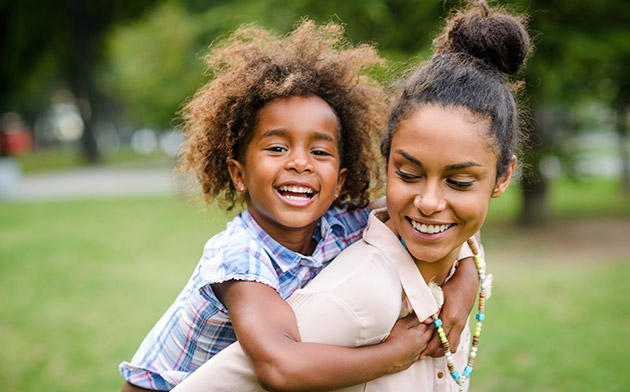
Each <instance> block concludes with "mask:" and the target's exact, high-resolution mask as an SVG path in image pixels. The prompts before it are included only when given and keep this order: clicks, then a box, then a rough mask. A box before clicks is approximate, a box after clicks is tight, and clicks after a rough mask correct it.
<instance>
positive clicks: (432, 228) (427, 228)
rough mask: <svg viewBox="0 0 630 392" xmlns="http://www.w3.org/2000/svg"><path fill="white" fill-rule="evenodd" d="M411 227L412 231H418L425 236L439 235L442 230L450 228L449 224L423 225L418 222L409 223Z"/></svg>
mask: <svg viewBox="0 0 630 392" xmlns="http://www.w3.org/2000/svg"><path fill="white" fill-rule="evenodd" d="M411 225H412V226H413V228H414V229H416V230H418V231H419V232H421V233H425V234H436V233H441V232H443V231H444V230H446V229H448V228H449V227H451V225H450V224H448V225H425V224H420V223H418V222H415V221H413V220H412V221H411Z"/></svg>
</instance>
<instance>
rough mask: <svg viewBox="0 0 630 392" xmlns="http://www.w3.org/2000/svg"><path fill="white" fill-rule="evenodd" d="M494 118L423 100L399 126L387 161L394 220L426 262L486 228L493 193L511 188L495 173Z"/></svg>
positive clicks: (449, 254)
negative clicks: (491, 136)
mask: <svg viewBox="0 0 630 392" xmlns="http://www.w3.org/2000/svg"><path fill="white" fill-rule="evenodd" d="M489 127H490V121H489V120H488V119H485V118H481V117H479V116H474V115H472V114H471V113H470V112H468V111H467V110H466V109H463V108H453V107H450V108H445V107H442V106H438V105H430V106H423V107H421V108H419V109H417V110H415V111H414V112H412V113H411V114H410V115H409V116H407V117H406V118H405V119H404V120H402V121H401V122H400V124H399V126H398V129H397V130H396V131H395V133H394V135H393V138H392V144H391V150H390V158H389V162H388V167H387V209H388V211H389V215H390V220H389V221H388V222H387V225H388V226H389V227H390V229H392V231H394V232H395V233H397V234H398V236H400V237H401V238H402V240H403V241H404V243H405V245H406V246H407V249H408V250H409V252H410V253H411V255H412V256H413V257H414V258H415V259H416V261H419V262H428V263H434V262H441V261H442V262H444V263H446V264H448V265H450V264H451V263H452V262H454V261H455V260H456V257H457V254H458V252H459V248H460V246H461V245H462V244H463V243H464V241H466V240H467V239H468V238H470V237H471V236H472V235H473V234H475V233H476V232H477V230H479V228H480V227H481V225H482V224H483V221H484V220H485V218H486V213H487V211H488V204H489V201H490V198H492V197H498V196H500V195H501V194H502V193H503V192H504V191H505V189H506V188H507V186H508V184H509V181H510V178H511V175H512V171H513V169H514V165H515V163H516V158H513V159H512V165H511V167H510V170H509V173H508V174H507V175H506V176H505V177H502V178H499V179H497V178H496V169H497V152H496V151H495V149H494V148H493V146H492V143H491V141H490V140H489V138H488V136H487V135H488V130H489Z"/></svg>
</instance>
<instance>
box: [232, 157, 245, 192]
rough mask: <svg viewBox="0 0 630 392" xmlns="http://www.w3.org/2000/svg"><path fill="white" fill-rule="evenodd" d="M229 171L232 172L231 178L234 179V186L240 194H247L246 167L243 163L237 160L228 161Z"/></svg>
mask: <svg viewBox="0 0 630 392" xmlns="http://www.w3.org/2000/svg"><path fill="white" fill-rule="evenodd" d="M228 171H229V172H230V178H232V184H234V188H236V190H237V191H238V192H241V193H245V192H247V182H246V179H245V167H244V166H243V164H242V163H240V162H239V161H237V160H236V159H230V160H229V161H228Z"/></svg>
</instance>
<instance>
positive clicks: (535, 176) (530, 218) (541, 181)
mask: <svg viewBox="0 0 630 392" xmlns="http://www.w3.org/2000/svg"><path fill="white" fill-rule="evenodd" d="M521 191H522V195H523V205H522V209H521V216H520V219H519V221H520V223H521V224H523V225H528V226H529V225H534V224H540V223H545V222H547V221H548V219H549V203H548V201H547V179H546V178H545V176H544V175H543V174H542V173H541V172H540V169H539V167H532V168H531V169H530V170H528V172H527V174H526V175H524V176H523V178H522V180H521Z"/></svg>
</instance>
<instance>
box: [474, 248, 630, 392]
mask: <svg viewBox="0 0 630 392" xmlns="http://www.w3.org/2000/svg"><path fill="white" fill-rule="evenodd" d="M629 262H630V257H627V258H626V259H625V260H593V263H589V264H578V265H568V264H552V263H549V262H547V261H545V260H542V261H540V262H536V263H533V264H526V263H521V264H514V263H510V262H509V261H507V262H504V263H498V262H497V260H493V264H492V270H493V272H494V275H495V285H494V286H495V287H494V289H493V297H492V298H491V299H490V300H489V301H488V303H487V316H488V317H487V319H486V321H485V322H484V330H483V331H482V335H481V342H480V347H479V356H478V357H477V362H476V366H475V371H474V373H473V377H472V380H471V381H472V388H471V389H472V390H473V391H474V390H477V391H513V392H519V391H523V392H525V391H537V392H538V391H584V392H597V391H601V392H604V391H606V392H612V391H619V392H621V391H626V390H627V385H628V383H629V382H630V374H628V372H627V370H626V369H625V368H626V365H627V362H628V360H630V355H629V354H628V352H627V348H628V342H627V339H628V331H630V302H628V300H627V295H628V294H629V291H628V288H627V281H626V280H627V276H630V263H629Z"/></svg>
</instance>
